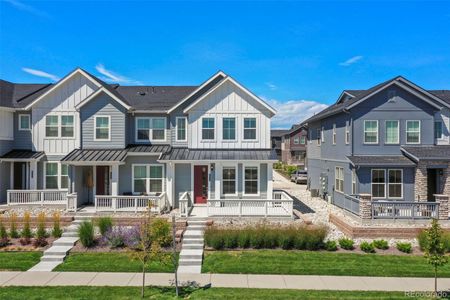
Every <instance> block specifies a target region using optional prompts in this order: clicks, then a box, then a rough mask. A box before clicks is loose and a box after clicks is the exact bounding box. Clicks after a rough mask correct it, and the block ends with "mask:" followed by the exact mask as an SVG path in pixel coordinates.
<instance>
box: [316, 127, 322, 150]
mask: <svg viewBox="0 0 450 300" xmlns="http://www.w3.org/2000/svg"><path fill="white" fill-rule="evenodd" d="M321 136H322V133H321V130H320V128H317V145H319V146H320V141H321Z"/></svg>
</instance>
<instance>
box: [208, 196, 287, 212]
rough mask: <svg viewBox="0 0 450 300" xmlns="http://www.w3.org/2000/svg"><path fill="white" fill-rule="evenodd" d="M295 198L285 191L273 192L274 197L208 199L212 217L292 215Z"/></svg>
mask: <svg viewBox="0 0 450 300" xmlns="http://www.w3.org/2000/svg"><path fill="white" fill-rule="evenodd" d="M293 203H294V201H293V199H292V198H291V197H290V196H289V195H288V194H287V193H286V192H283V191H276V192H273V196H272V199H218V200H214V199H213V200H211V199H208V203H207V213H208V216H211V217H228V216H236V217H261V216H263V217H292V210H293Z"/></svg>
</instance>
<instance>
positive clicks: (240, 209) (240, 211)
mask: <svg viewBox="0 0 450 300" xmlns="http://www.w3.org/2000/svg"><path fill="white" fill-rule="evenodd" d="M241 217H242V200H239V218H241Z"/></svg>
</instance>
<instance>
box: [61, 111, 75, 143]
mask: <svg viewBox="0 0 450 300" xmlns="http://www.w3.org/2000/svg"><path fill="white" fill-rule="evenodd" d="M74 128H75V127H74V117H73V116H72V115H63V116H61V137H65V138H73V137H74V136H75V129H74Z"/></svg>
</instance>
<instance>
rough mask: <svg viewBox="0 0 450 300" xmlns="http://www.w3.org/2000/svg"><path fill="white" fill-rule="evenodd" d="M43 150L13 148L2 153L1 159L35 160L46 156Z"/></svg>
mask: <svg viewBox="0 0 450 300" xmlns="http://www.w3.org/2000/svg"><path fill="white" fill-rule="evenodd" d="M44 155H45V152H43V151H31V150H20V149H19V150H18V149H16V150H11V151H9V152H8V153H6V154H4V155H2V156H1V157H0V160H2V161H33V160H40V159H41V158H42V157H44Z"/></svg>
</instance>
